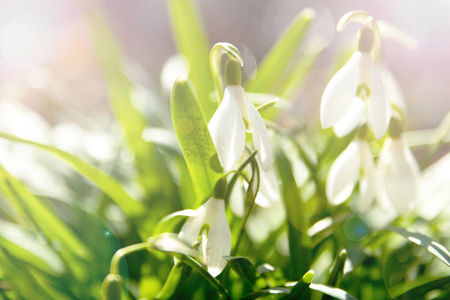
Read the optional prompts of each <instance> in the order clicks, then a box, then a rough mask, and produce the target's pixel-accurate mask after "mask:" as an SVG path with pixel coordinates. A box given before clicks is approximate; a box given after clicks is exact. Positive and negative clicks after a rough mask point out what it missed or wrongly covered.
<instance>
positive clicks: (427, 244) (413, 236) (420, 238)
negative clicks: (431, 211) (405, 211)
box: [386, 227, 450, 266]
mask: <svg viewBox="0 0 450 300" xmlns="http://www.w3.org/2000/svg"><path fill="white" fill-rule="evenodd" d="M386 229H387V230H390V231H393V232H396V233H398V234H401V235H403V236H404V237H405V238H407V239H408V240H410V241H411V242H413V243H414V244H416V245H419V246H422V247H424V248H425V249H427V250H428V252H430V253H431V254H433V255H434V256H436V257H437V258H439V259H440V260H441V261H442V262H444V263H445V264H446V265H447V266H450V252H449V251H448V250H447V248H445V247H444V246H442V245H441V244H439V243H438V242H436V241H435V240H433V239H432V238H430V237H429V236H426V235H424V234H422V233H419V232H411V231H408V230H406V229H405V228H401V227H388V228H386Z"/></svg>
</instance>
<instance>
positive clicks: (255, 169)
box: [231, 160, 260, 256]
mask: <svg viewBox="0 0 450 300" xmlns="http://www.w3.org/2000/svg"><path fill="white" fill-rule="evenodd" d="M252 171H253V174H252V179H251V180H250V183H249V186H248V190H247V207H246V210H245V214H244V218H243V219H242V223H241V228H240V229H239V235H238V239H237V241H236V245H235V246H234V249H233V251H232V252H231V256H235V255H236V253H237V250H238V248H239V244H240V243H241V240H242V237H243V236H244V230H245V226H246V225H247V221H248V217H249V216H250V212H251V211H252V208H253V205H254V204H255V199H256V195H257V194H258V191H259V179H260V178H259V177H260V174H259V167H258V163H256V161H255V160H253V161H252ZM255 178H256V188H255V190H254V191H253V187H252V184H253V182H254V180H255ZM249 198H250V199H249Z"/></svg>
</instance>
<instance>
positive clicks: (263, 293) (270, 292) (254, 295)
mask: <svg viewBox="0 0 450 300" xmlns="http://www.w3.org/2000/svg"><path fill="white" fill-rule="evenodd" d="M290 292H291V290H290V289H288V288H284V287H275V288H270V289H264V290H259V291H256V292H253V293H250V294H248V295H247V296H245V297H243V298H241V300H253V299H259V298H262V297H265V296H269V295H285V294H289V293H290Z"/></svg>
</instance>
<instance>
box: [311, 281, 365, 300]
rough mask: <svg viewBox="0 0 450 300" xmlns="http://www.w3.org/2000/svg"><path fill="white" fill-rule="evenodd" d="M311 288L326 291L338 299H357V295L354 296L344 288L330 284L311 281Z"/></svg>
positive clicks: (326, 293)
mask: <svg viewBox="0 0 450 300" xmlns="http://www.w3.org/2000/svg"><path fill="white" fill-rule="evenodd" d="M309 288H310V289H312V290H315V291H318V292H321V293H324V294H325V295H328V296H331V297H334V298H335V299H338V300H357V299H356V298H355V297H353V296H352V295H350V294H349V293H347V292H346V291H344V290H341V289H338V288H333V287H329V286H326V285H323V284H317V283H311V284H310V285H309Z"/></svg>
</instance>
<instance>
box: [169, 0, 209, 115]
mask: <svg viewBox="0 0 450 300" xmlns="http://www.w3.org/2000/svg"><path fill="white" fill-rule="evenodd" d="M169 9H170V16H171V22H172V29H173V32H174V36H175V42H176V44H177V46H178V50H179V51H180V52H181V53H182V54H183V55H184V56H185V57H186V59H187V60H188V62H189V65H190V70H189V78H190V79H191V81H192V84H193V85H194V87H195V90H196V91H197V93H198V96H199V100H200V106H201V107H202V110H203V113H204V114H205V117H206V120H207V121H209V119H211V117H212V115H213V114H214V111H215V110H216V108H217V103H216V102H212V101H211V100H210V93H211V92H212V91H213V90H214V85H213V80H212V77H211V74H210V68H209V43H208V41H207V38H206V35H205V33H204V30H203V28H202V25H201V24H200V23H199V20H200V18H199V17H198V13H197V12H196V10H195V7H194V6H193V3H192V1H190V0H170V1H169Z"/></svg>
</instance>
